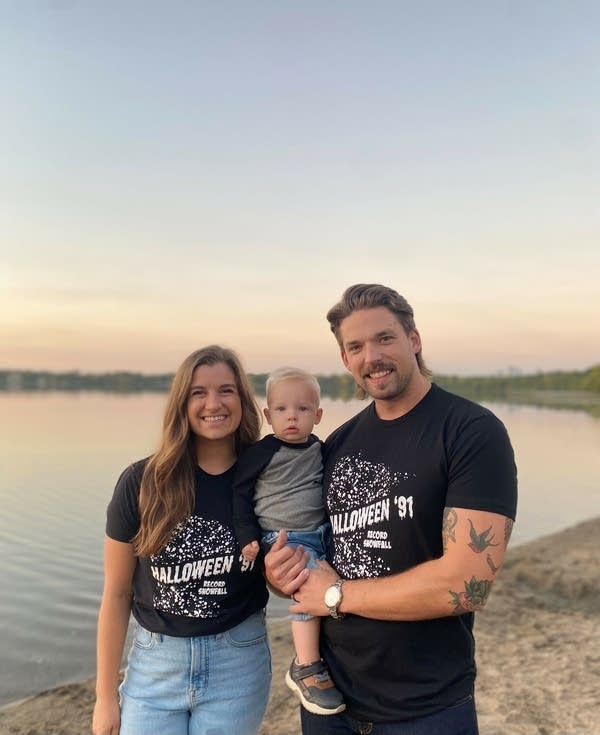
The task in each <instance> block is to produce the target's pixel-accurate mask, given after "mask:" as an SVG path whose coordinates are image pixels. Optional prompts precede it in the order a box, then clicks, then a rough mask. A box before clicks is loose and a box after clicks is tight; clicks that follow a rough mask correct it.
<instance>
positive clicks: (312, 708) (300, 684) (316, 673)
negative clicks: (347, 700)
mask: <svg viewBox="0 0 600 735" xmlns="http://www.w3.org/2000/svg"><path fill="white" fill-rule="evenodd" d="M307 679H310V681H306V680H307ZM285 683H286V684H287V685H288V687H289V688H290V689H291V690H292V691H293V692H294V694H295V695H296V696H297V697H298V699H299V700H300V701H301V702H302V706H303V707H304V708H305V709H307V710H308V711H309V712H313V713H314V714H315V715H335V714H337V713H338V712H342V711H343V710H345V709H346V705H345V704H344V700H343V698H342V695H341V694H340V692H339V691H338V690H337V688H336V686H335V684H334V683H333V681H332V680H331V677H330V676H329V671H328V670H327V666H326V665H325V662H324V661H323V660H319V661H313V662H312V663H311V664H302V665H300V664H297V663H296V659H294V660H293V661H292V663H291V664H290V668H289V671H287V673H286V675H285Z"/></svg>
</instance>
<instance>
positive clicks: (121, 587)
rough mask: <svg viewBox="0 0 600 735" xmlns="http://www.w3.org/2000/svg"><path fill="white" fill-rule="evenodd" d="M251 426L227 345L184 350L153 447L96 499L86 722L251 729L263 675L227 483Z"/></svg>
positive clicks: (261, 639) (260, 592) (169, 731)
mask: <svg viewBox="0 0 600 735" xmlns="http://www.w3.org/2000/svg"><path fill="white" fill-rule="evenodd" d="M259 428H260V414H259V412H258V409H257V406H256V403H255V401H254V397H253V394H252V389H251V387H250V384H249V381H248V378H247V377H246V375H245V374H244V371H243V369H242V366H241V364H240V362H239V359H238V358H237V356H236V355H235V353H233V352H231V351H230V350H227V349H224V348H222V347H218V346H211V347H206V348H204V349H201V350H198V351H196V352H194V353H192V354H191V355H190V356H189V357H188V358H187V359H186V360H184V362H183V364H182V365H181V367H180V368H179V370H178V371H177V373H176V374H175V377H174V379H173V383H172V386H171V390H170V392H169V397H168V400H167V407H166V411H165V417H164V423H163V433H162V439H161V441H160V445H159V448H158V451H157V452H156V453H155V454H154V455H153V456H152V457H150V458H149V459H145V460H141V461H139V462H136V463H134V464H133V465H131V466H130V467H128V468H127V469H126V470H125V471H124V472H123V474H122V475H121V477H120V478H119V480H118V482H117V486H116V488H115V492H114V495H113V498H112V500H111V502H110V504H109V506H108V512H107V526H106V531H107V535H106V539H105V551H104V566H105V582H104V592H103V595H102V602H101V605H100V614H99V619H98V671H97V685H96V706H95V709H94V722H93V732H94V735H119V734H120V735H155V734H156V735H159V734H160V735H208V734H209V733H210V735H220V734H222V735H231V733H235V734H236V735H252V734H253V733H256V732H257V730H258V727H259V724H260V721H261V719H262V716H263V714H264V711H265V708H266V705H267V700H268V696H269V688H270V682H271V661H270V654H269V649H268V643H267V637H266V628H265V618H264V608H265V605H266V602H267V590H266V586H265V582H264V578H263V576H262V574H261V571H260V569H258V568H257V567H256V566H254V564H253V563H248V562H245V561H244V559H243V557H242V556H241V553H240V549H239V547H238V545H237V543H236V541H235V536H234V533H233V528H232V519H231V514H232V507H231V495H232V481H233V475H234V471H235V463H236V458H237V454H238V452H239V451H240V450H241V449H242V448H243V447H245V446H247V445H248V444H251V443H252V442H254V441H256V439H257V438H258V435H259ZM130 612H132V613H133V616H134V618H135V620H136V621H137V626H136V630H135V634H134V641H133V645H132V647H131V651H130V653H129V659H128V666H127V671H126V674H125V679H124V681H123V683H122V684H121V686H120V688H119V689H118V678H119V667H120V663H121V657H122V654H123V647H124V644H125V637H126V632H127V625H128V621H129V615H130ZM119 692H120V706H119Z"/></svg>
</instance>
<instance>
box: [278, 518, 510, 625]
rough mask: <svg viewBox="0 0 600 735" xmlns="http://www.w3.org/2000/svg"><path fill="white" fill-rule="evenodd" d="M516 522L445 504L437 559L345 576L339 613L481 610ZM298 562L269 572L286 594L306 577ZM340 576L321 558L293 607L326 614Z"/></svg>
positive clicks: (416, 615)
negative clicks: (389, 571) (385, 572)
mask: <svg viewBox="0 0 600 735" xmlns="http://www.w3.org/2000/svg"><path fill="white" fill-rule="evenodd" d="M512 523H513V522H512V520H511V519H510V518H506V517H505V516H502V515H498V514H497V513H490V512H487V511H480V510H469V509H465V508H446V509H445V510H444V522H443V528H442V536H443V544H444V552H443V554H442V556H441V557H440V558H439V559H432V560H431V561H426V562H424V563H422V564H418V565H417V566H415V567H413V568H412V569H409V570H407V571H405V572H401V573H400V574H394V575H391V576H388V577H378V578H375V579H357V580H346V581H345V582H344V585H343V587H342V592H343V597H342V602H341V604H340V607H339V611H340V612H343V613H353V614H355V615H361V616H362V617H366V618H375V619H377V620H427V619H430V618H439V617H445V616H447V615H460V614H462V613H465V612H473V611H475V610H481V609H482V608H483V606H484V605H485V603H486V601H487V598H488V596H489V593H490V590H491V587H492V584H493V583H494V581H495V579H496V577H497V575H498V572H499V570H500V568H501V566H502V563H503V561H504V555H505V552H506V547H507V544H508V540H509V538H510V533H511V530H512ZM273 561H274V560H273ZM297 563H298V560H295V559H294V558H293V557H289V558H287V559H285V567H284V568H283V569H281V568H280V569H279V570H278V572H277V576H276V573H275V572H274V571H273V570H271V575H272V576H273V579H274V580H275V581H278V582H279V583H280V584H281V582H282V580H283V584H284V591H286V592H287V594H291V592H294V590H293V589H292V587H293V585H294V584H298V583H299V582H301V579H302V573H299V572H298V566H297ZM268 574H269V572H268ZM337 579H339V575H338V574H337V573H336V571H335V570H334V569H333V568H332V567H331V566H330V565H329V564H327V563H325V562H320V563H319V568H318V569H311V570H310V573H309V574H308V578H307V579H306V581H305V582H304V583H303V584H302V586H301V587H300V589H299V590H298V591H295V597H296V599H297V600H299V604H296V605H293V606H291V607H290V610H291V611H292V612H307V613H311V614H313V615H326V614H327V613H328V611H327V608H326V606H325V603H324V601H323V598H324V595H325V590H326V589H327V587H329V586H330V585H331V584H333V583H334V582H335V581H336V580H337Z"/></svg>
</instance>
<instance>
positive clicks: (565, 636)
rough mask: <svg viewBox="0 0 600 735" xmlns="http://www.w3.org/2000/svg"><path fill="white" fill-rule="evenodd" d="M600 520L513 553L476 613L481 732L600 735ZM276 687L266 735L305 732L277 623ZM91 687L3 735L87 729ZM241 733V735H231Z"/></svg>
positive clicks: (33, 710) (60, 695)
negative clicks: (286, 680)
mask: <svg viewBox="0 0 600 735" xmlns="http://www.w3.org/2000/svg"><path fill="white" fill-rule="evenodd" d="M599 538H600V518H597V519H595V520H592V521H587V522H585V523H582V524H579V525H577V526H575V527H573V528H570V529H567V530H565V531H563V532H560V533H557V534H554V535H552V536H547V537H545V538H542V539H539V540H537V541H533V542H531V543H529V544H526V545H523V546H519V547H516V548H515V549H509V552H508V556H507V560H506V564H505V567H504V570H503V571H502V574H501V575H500V579H499V580H498V582H497V584H496V586H495V588H494V591H493V592H492V594H491V596H490V599H489V602H488V605H487V607H486V609H485V611H483V612H481V613H479V614H478V615H477V621H476V627H475V637H476V641H477V662H478V671H479V673H478V678H477V692H476V696H477V707H478V711H479V722H480V731H481V735H600V610H599V608H600V604H599V603H600V564H599V562H598V556H599V553H598V552H599V551H600V546H599V543H598V539H599ZM270 639H271V648H272V655H273V690H272V694H271V700H270V703H269V708H268V710H267V714H266V717H265V720H264V722H263V725H262V727H261V730H260V735H299V733H300V726H299V715H298V706H297V703H296V700H295V699H294V698H293V696H292V695H291V694H290V692H289V690H288V689H287V687H286V686H285V684H284V680H283V678H284V674H285V670H286V667H287V666H288V665H289V661H290V658H291V655H292V648H291V640H290V635H289V624H288V623H287V622H286V621H276V622H272V623H271V624H270ZM93 687H94V682H93V680H88V681H84V682H81V683H77V684H72V685H68V686H62V687H58V688H56V689H53V690H51V691H48V692H44V693H42V694H39V695H37V696H35V697H32V698H30V699H27V700H25V701H23V702H21V703H18V704H16V705H9V706H8V707H7V708H5V709H4V710H2V711H1V712H0V735H9V734H10V735H83V734H84V733H89V732H90V721H91V711H92V707H93V701H94V695H93ZM232 735H235V734H232Z"/></svg>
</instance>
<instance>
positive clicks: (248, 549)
mask: <svg viewBox="0 0 600 735" xmlns="http://www.w3.org/2000/svg"><path fill="white" fill-rule="evenodd" d="M259 548H260V547H259V545H258V541H250V543H249V544H246V545H245V546H244V548H243V549H242V556H243V557H244V559H245V560H246V561H254V560H255V559H256V557H257V556H258V550H259Z"/></svg>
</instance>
